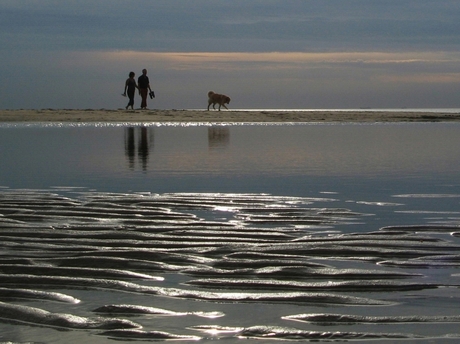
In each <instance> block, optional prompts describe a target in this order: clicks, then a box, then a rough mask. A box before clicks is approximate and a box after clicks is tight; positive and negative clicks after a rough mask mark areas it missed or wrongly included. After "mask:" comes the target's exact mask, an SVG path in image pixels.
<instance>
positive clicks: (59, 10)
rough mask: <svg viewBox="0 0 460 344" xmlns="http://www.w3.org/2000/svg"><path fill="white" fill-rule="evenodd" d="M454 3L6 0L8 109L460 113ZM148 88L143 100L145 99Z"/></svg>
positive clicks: (2, 55) (0, 70) (1, 20)
mask: <svg viewBox="0 0 460 344" xmlns="http://www.w3.org/2000/svg"><path fill="white" fill-rule="evenodd" d="M458 18H460V1H458V0H437V1H432V0H232V1H230V0H138V1H125V0H0V27H1V35H0V43H1V46H0V59H1V64H0V75H1V79H2V82H1V86H0V87H1V89H0V91H1V92H0V108H1V109H20V108H25V109H42V108H78V109H87V108H95V109H99V108H106V109H117V108H123V107H124V106H125V105H126V103H127V99H126V98H123V97H121V93H122V92H123V88H124V82H125V80H126V78H127V77H128V74H129V72H130V71H134V72H135V73H136V78H137V77H138V76H139V75H140V73H141V70H142V69H143V68H147V69H148V75H149V77H150V80H151V85H152V88H153V89H154V91H155V93H156V95H157V98H155V100H154V101H149V108H152V109H155V108H158V109H183V108H185V109H200V108H205V107H206V106H207V95H206V94H207V92H208V91H209V90H214V91H215V92H218V93H225V94H227V95H229V96H230V97H231V98H232V101H231V103H230V106H229V107H230V108H231V109H232V108H234V109H241V108H256V109H260V108H277V109H281V108H294V109H295V108H322V109H324V108H360V107H372V108H401V107H406V108H460V96H459V95H460V21H459V20H458ZM139 104H140V97H139V96H136V99H135V106H139Z"/></svg>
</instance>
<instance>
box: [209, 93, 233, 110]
mask: <svg viewBox="0 0 460 344" xmlns="http://www.w3.org/2000/svg"><path fill="white" fill-rule="evenodd" d="M211 104H212V108H213V109H214V110H215V109H216V107H215V105H216V104H219V111H220V107H221V106H223V107H224V108H226V109H227V110H228V107H226V106H225V104H230V97H228V96H226V95H224V94H218V93H214V92H213V91H209V92H208V111H209V107H210V106H211Z"/></svg>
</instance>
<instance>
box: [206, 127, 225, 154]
mask: <svg viewBox="0 0 460 344" xmlns="http://www.w3.org/2000/svg"><path fill="white" fill-rule="evenodd" d="M208 143H209V148H210V149H214V148H224V147H226V146H228V145H229V143H230V129H229V127H209V128H208Z"/></svg>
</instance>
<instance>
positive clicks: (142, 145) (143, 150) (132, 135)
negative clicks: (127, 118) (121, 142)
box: [125, 127, 154, 171]
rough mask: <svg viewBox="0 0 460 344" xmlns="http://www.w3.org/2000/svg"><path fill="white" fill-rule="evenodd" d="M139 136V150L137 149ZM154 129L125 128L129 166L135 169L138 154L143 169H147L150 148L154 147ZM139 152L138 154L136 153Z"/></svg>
mask: <svg viewBox="0 0 460 344" xmlns="http://www.w3.org/2000/svg"><path fill="white" fill-rule="evenodd" d="M136 136H137V139H138V141H137V150H136V141H135V139H136ZM153 143H154V140H153V130H152V129H151V128H147V127H127V128H125V154H126V157H127V158H128V163H129V168H130V169H134V167H135V163H136V156H137V158H138V159H139V162H140V165H141V166H142V170H144V171H146V170H147V167H148V159H149V152H150V149H151V148H152V147H153ZM136 153H137V154H136Z"/></svg>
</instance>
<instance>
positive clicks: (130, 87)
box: [123, 72, 139, 110]
mask: <svg viewBox="0 0 460 344" xmlns="http://www.w3.org/2000/svg"><path fill="white" fill-rule="evenodd" d="M135 75H136V74H134V72H130V73H129V78H128V79H126V82H125V92H124V93H123V95H124V96H125V97H126V91H128V98H129V102H128V105H126V110H128V108H129V107H130V106H131V109H133V110H134V94H135V93H136V88H137V89H139V87H138V86H137V84H136V80H134V76H135Z"/></svg>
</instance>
